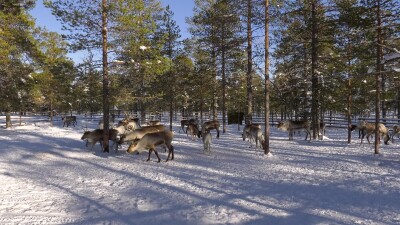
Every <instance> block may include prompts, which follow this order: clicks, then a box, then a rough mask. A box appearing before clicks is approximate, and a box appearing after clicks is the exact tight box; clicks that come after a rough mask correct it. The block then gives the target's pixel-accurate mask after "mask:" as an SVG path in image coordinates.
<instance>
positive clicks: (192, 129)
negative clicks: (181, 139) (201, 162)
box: [186, 124, 200, 141]
mask: <svg viewBox="0 0 400 225" xmlns="http://www.w3.org/2000/svg"><path fill="white" fill-rule="evenodd" d="M186 133H187V136H189V135H190V136H191V139H192V141H194V140H195V138H196V136H197V138H200V130H199V127H198V126H197V124H189V126H188V128H187V129H186Z"/></svg>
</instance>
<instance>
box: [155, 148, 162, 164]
mask: <svg viewBox="0 0 400 225" xmlns="http://www.w3.org/2000/svg"><path fill="white" fill-rule="evenodd" d="M153 151H154V153H155V154H156V156H157V158H158V162H161V159H160V156H158V152H157V150H155V149H154V150H153Z"/></svg>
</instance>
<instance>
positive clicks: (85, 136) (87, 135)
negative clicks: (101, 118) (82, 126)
mask: <svg viewBox="0 0 400 225" xmlns="http://www.w3.org/2000/svg"><path fill="white" fill-rule="evenodd" d="M90 133H91V132H90V131H85V132H83V135H82V137H81V140H85V139H88V138H89V136H90Z"/></svg>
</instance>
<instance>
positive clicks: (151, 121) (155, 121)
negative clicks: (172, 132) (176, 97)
mask: <svg viewBox="0 0 400 225" xmlns="http://www.w3.org/2000/svg"><path fill="white" fill-rule="evenodd" d="M160 124H161V123H160V121H159V120H150V121H148V122H146V124H145V125H146V126H155V125H160Z"/></svg>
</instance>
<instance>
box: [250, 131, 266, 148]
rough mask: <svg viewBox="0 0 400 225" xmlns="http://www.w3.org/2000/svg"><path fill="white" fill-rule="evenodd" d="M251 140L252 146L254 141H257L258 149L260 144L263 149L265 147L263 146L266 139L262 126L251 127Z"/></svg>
mask: <svg viewBox="0 0 400 225" xmlns="http://www.w3.org/2000/svg"><path fill="white" fill-rule="evenodd" d="M249 140H250V148H251V147H252V146H253V144H252V142H255V144H256V149H257V148H258V146H260V148H261V149H263V148H264V147H263V146H264V144H265V139H264V135H263V133H262V131H261V128H259V127H256V126H252V127H250V131H249Z"/></svg>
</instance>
